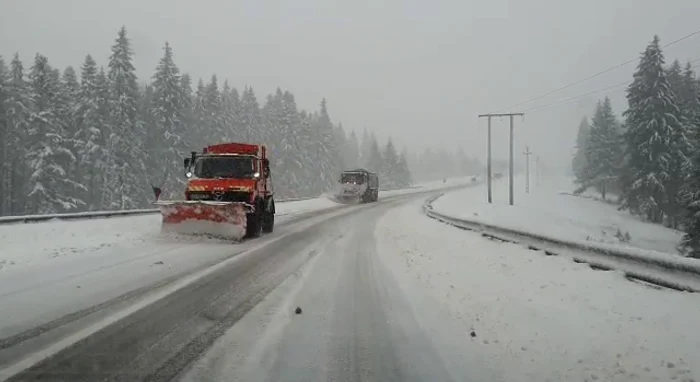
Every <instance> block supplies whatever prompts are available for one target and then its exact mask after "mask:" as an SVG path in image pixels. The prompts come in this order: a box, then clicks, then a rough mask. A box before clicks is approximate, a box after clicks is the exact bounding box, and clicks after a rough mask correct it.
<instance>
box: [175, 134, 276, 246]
mask: <svg viewBox="0 0 700 382" xmlns="http://www.w3.org/2000/svg"><path fill="white" fill-rule="evenodd" d="M184 167H185V175H186V176H187V178H188V180H187V188H186V191H185V199H186V200H187V201H201V202H224V203H226V202H228V203H236V204H245V205H246V212H247V215H246V236H249V237H257V236H260V234H261V232H272V230H273V227H274V222H275V201H274V193H273V188H272V174H271V173H270V161H269V159H268V158H267V148H266V147H265V146H264V145H254V144H246V143H221V144H216V145H210V146H207V147H205V148H204V149H203V150H202V152H201V153H198V152H196V151H193V152H192V153H191V156H190V157H189V158H185V159H184Z"/></svg>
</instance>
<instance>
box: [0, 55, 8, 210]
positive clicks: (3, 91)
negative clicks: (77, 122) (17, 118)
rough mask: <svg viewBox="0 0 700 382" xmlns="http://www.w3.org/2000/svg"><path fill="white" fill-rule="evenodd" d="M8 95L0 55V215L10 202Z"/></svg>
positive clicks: (3, 66) (3, 65)
mask: <svg viewBox="0 0 700 382" xmlns="http://www.w3.org/2000/svg"><path fill="white" fill-rule="evenodd" d="M9 97H10V68H8V67H7V64H5V60H4V59H3V58H2V56H0V216H3V215H5V211H6V210H9V208H8V207H7V206H8V205H9V204H10V200H9V198H8V195H9V194H8V193H6V191H5V190H7V189H8V188H9V187H8V185H9V180H10V171H11V169H10V167H9V157H8V156H7V154H8V152H9V151H10V147H9V145H10V142H9V140H8V138H9V135H10V127H9V126H10V124H9V121H8V118H7V111H6V108H7V100H8V99H9Z"/></svg>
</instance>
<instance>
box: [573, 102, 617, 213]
mask: <svg viewBox="0 0 700 382" xmlns="http://www.w3.org/2000/svg"><path fill="white" fill-rule="evenodd" d="M622 157H623V142H622V137H621V136H620V135H619V122H618V121H617V118H616V117H615V114H614V113H613V110H612V105H611V102H610V98H608V97H605V100H604V101H603V102H600V101H599V102H598V104H597V106H596V110H595V114H594V115H593V119H592V120H591V126H590V133H589V138H588V142H587V144H586V152H585V163H586V166H585V167H584V168H583V169H582V170H580V173H579V177H578V178H577V180H576V181H577V183H578V184H579V188H578V189H577V190H576V192H577V193H581V192H583V191H585V190H586V189H588V188H590V187H595V188H597V189H598V191H599V192H600V193H601V196H602V198H603V200H605V199H606V197H607V192H608V190H609V189H610V188H611V187H613V186H614V185H615V184H616V183H617V181H618V180H617V175H618V174H619V168H620V164H621V162H622Z"/></svg>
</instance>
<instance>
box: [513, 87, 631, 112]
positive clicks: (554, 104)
mask: <svg viewBox="0 0 700 382" xmlns="http://www.w3.org/2000/svg"><path fill="white" fill-rule="evenodd" d="M629 84H630V81H624V82H620V83H618V84H615V85H611V86H608V87H606V88H603V89H599V90H594V91H592V92H589V93H586V94H581V95H577V96H575V97H570V98H566V99H562V100H559V101H556V102H552V103H549V104H546V105H542V106H534V107H531V108H529V109H526V110H523V113H524V112H536V111H541V110H544V109H549V108H550V107H553V106H558V105H560V104H565V103H568V102H571V101H575V100H577V99H579V98H583V97H588V96H590V95H594V94H598V93H604V92H606V91H608V90H612V89H614V88H617V87H620V86H625V85H629Z"/></svg>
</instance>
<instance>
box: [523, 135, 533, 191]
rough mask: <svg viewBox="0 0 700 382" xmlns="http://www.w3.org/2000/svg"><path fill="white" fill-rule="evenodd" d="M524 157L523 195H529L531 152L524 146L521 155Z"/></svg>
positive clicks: (528, 147)
mask: <svg viewBox="0 0 700 382" xmlns="http://www.w3.org/2000/svg"><path fill="white" fill-rule="evenodd" d="M523 155H525V193H527V194H529V193H530V155H532V151H530V146H525V152H524V153H523Z"/></svg>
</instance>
